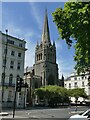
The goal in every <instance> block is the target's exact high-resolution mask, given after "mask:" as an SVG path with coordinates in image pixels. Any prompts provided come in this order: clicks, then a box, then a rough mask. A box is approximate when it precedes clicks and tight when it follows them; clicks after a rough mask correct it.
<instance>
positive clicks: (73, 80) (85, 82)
mask: <svg viewBox="0 0 90 120" xmlns="http://www.w3.org/2000/svg"><path fill="white" fill-rule="evenodd" d="M89 76H90V74H89V73H88V72H86V73H85V74H80V75H78V74H77V73H76V72H73V73H72V74H71V75H70V76H69V77H68V78H67V79H66V80H65V81H64V86H65V88H67V89H74V88H83V89H84V90H85V92H86V94H87V95H88V96H90V86H89V79H88V78H89ZM71 101H72V102H75V98H74V97H72V98H71ZM78 101H80V102H83V101H84V99H83V98H81V97H80V98H79V99H78ZM86 101H90V99H89V100H86Z"/></svg>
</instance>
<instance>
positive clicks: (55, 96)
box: [34, 85, 69, 106]
mask: <svg viewBox="0 0 90 120" xmlns="http://www.w3.org/2000/svg"><path fill="white" fill-rule="evenodd" d="M34 93H35V95H37V96H38V98H39V100H40V99H41V100H46V99H47V101H48V103H49V105H50V106H56V105H57V104H58V103H64V102H65V103H68V102H69V96H68V91H67V89H66V88H63V87H59V86H56V85H48V86H45V87H41V88H38V89H36V90H35V91H34Z"/></svg>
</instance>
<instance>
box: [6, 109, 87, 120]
mask: <svg viewBox="0 0 90 120" xmlns="http://www.w3.org/2000/svg"><path fill="white" fill-rule="evenodd" d="M87 109H88V108H87V107H78V109H77V110H78V111H77V113H80V112H83V111H85V110H87ZM7 112H8V113H9V114H11V118H12V111H7ZM73 114H76V112H75V107H71V108H53V109H52V108H38V109H31V110H16V114H15V118H18V119H16V120H19V118H23V119H22V120H49V119H51V120H68V119H69V117H70V116H71V115H73ZM5 120H6V119H5ZM7 120H8V119H7Z"/></svg>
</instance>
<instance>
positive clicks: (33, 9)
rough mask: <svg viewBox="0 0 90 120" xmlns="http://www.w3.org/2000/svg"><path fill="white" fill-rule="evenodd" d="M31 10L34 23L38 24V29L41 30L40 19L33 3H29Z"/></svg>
mask: <svg viewBox="0 0 90 120" xmlns="http://www.w3.org/2000/svg"><path fill="white" fill-rule="evenodd" d="M29 5H30V7H31V9H32V13H33V17H34V18H35V19H36V22H37V24H38V29H39V30H42V24H41V23H42V20H41V17H40V14H39V12H38V8H37V7H36V5H35V4H34V3H29Z"/></svg>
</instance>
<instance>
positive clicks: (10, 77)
mask: <svg viewBox="0 0 90 120" xmlns="http://www.w3.org/2000/svg"><path fill="white" fill-rule="evenodd" d="M12 81H13V75H12V74H10V75H9V86H12Z"/></svg>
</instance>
